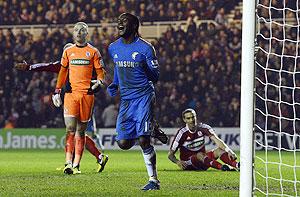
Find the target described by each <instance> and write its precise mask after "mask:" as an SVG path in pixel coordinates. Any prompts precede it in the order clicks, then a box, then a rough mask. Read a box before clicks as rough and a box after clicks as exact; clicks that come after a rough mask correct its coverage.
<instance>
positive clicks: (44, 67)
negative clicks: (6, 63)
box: [14, 61, 61, 73]
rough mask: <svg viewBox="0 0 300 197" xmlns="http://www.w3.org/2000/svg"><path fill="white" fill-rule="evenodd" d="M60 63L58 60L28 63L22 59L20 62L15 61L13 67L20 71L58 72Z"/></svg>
mask: <svg viewBox="0 0 300 197" xmlns="http://www.w3.org/2000/svg"><path fill="white" fill-rule="evenodd" d="M60 67H61V64H60V62H59V61H56V62H49V63H37V64H32V65H30V64H28V63H27V62H25V61H23V62H22V63H16V64H15V65H14V68H15V69H17V70H22V71H38V72H41V71H45V72H52V73H59V70H60Z"/></svg>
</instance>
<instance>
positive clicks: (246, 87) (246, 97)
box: [239, 0, 256, 197]
mask: <svg viewBox="0 0 300 197" xmlns="http://www.w3.org/2000/svg"><path fill="white" fill-rule="evenodd" d="M255 6H256V0H243V12H242V13H243V19H242V66H241V116H240V131H241V132H240V162H241V168H240V191H239V194H240V196H241V197H251V196H252V195H253V146H254V145H253V130H254V129H253V128H254V115H253V114H254V65H255V63H254V47H255V46H254V45H255V44H254V43H255V21H256V20H255V18H256V17H255Z"/></svg>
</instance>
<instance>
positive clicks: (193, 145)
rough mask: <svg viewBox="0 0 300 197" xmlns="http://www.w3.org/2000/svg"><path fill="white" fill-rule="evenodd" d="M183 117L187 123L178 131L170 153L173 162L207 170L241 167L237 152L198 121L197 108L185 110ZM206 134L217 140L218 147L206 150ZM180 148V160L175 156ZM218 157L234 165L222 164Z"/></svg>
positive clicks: (180, 165)
mask: <svg viewBox="0 0 300 197" xmlns="http://www.w3.org/2000/svg"><path fill="white" fill-rule="evenodd" d="M182 119H183V121H184V122H185V123H186V125H185V126H184V127H182V128H181V129H179V131H178V132H177V133H176V135H175V137H174V140H173V142H172V144H171V147H170V150H169V154H168V158H169V159H170V160H171V161H172V162H173V163H175V164H177V165H178V166H179V168H181V169H183V170H207V169H208V168H209V167H213V168H216V169H219V170H223V171H233V170H234V171H235V170H236V169H239V167H240V163H239V162H237V161H236V159H237V157H236V155H235V153H234V152H233V151H232V150H231V149H230V148H229V147H228V146H227V145H226V144H225V143H224V142H223V141H222V140H221V139H220V138H219V137H218V136H217V135H216V134H215V132H214V130H213V129H212V128H211V127H210V126H209V125H207V124H203V123H198V122H197V118H196V112H195V110H193V109H186V110H184V111H183V112H182ZM205 136H207V137H209V138H210V139H211V140H212V141H213V142H215V144H216V145H217V148H215V149H214V150H211V151H206V150H205V139H204V138H205ZM178 149H179V153H180V154H179V157H180V159H179V160H178V159H177V158H176V156H175V153H176V151H177V150H178ZM218 158H220V159H221V160H222V161H223V162H224V163H226V164H228V165H230V166H232V167H229V166H228V165H226V164H224V165H222V164H221V163H219V162H218V161H217V159H218Z"/></svg>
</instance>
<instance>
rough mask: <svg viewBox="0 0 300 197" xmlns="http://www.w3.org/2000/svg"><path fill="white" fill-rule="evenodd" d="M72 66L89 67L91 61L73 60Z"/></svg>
mask: <svg viewBox="0 0 300 197" xmlns="http://www.w3.org/2000/svg"><path fill="white" fill-rule="evenodd" d="M71 64H72V65H89V64H90V60H86V59H73V60H71Z"/></svg>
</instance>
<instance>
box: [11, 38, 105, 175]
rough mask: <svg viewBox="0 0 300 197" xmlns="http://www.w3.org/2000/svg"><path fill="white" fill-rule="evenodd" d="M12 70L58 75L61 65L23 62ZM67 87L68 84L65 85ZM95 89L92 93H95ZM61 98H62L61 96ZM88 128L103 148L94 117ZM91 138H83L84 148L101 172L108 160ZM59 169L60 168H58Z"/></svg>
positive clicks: (87, 136) (70, 44)
mask: <svg viewBox="0 0 300 197" xmlns="http://www.w3.org/2000/svg"><path fill="white" fill-rule="evenodd" d="M72 45H73V44H72V43H68V44H66V45H65V46H64V49H66V48H67V47H70V46H72ZM14 68H15V69H17V70H21V71H31V72H36V71H37V72H42V71H45V72H52V73H59V70H60V68H61V64H60V62H59V61H56V62H53V63H52V62H50V63H37V64H32V65H30V64H28V63H26V62H25V61H23V62H22V63H16V64H15V65H14ZM92 85H93V84H92ZM66 86H68V83H67V85H66ZM99 88H100V86H98V87H97V89H99ZM97 89H95V91H94V92H96V91H97ZM62 98H63V96H62ZM88 125H90V126H88V128H87V131H90V132H89V133H91V137H92V138H93V139H94V140H96V143H97V144H98V143H99V144H100V146H99V145H98V146H99V147H100V148H103V146H101V145H102V144H101V141H100V139H99V138H98V137H97V135H96V133H95V118H94V115H92V118H91V120H90V121H89V122H88ZM94 136H96V137H94ZM91 137H90V136H89V135H87V134H86V136H85V148H86V149H87V150H88V151H89V152H90V153H91V154H92V155H94V156H95V158H96V160H97V165H98V167H97V172H102V171H103V169H104V167H105V165H106V162H107V160H108V156H107V155H103V154H102V153H101V151H100V150H99V149H98V148H97V146H96V144H95V142H94V141H93V140H92V139H91ZM58 169H60V168H58Z"/></svg>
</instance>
